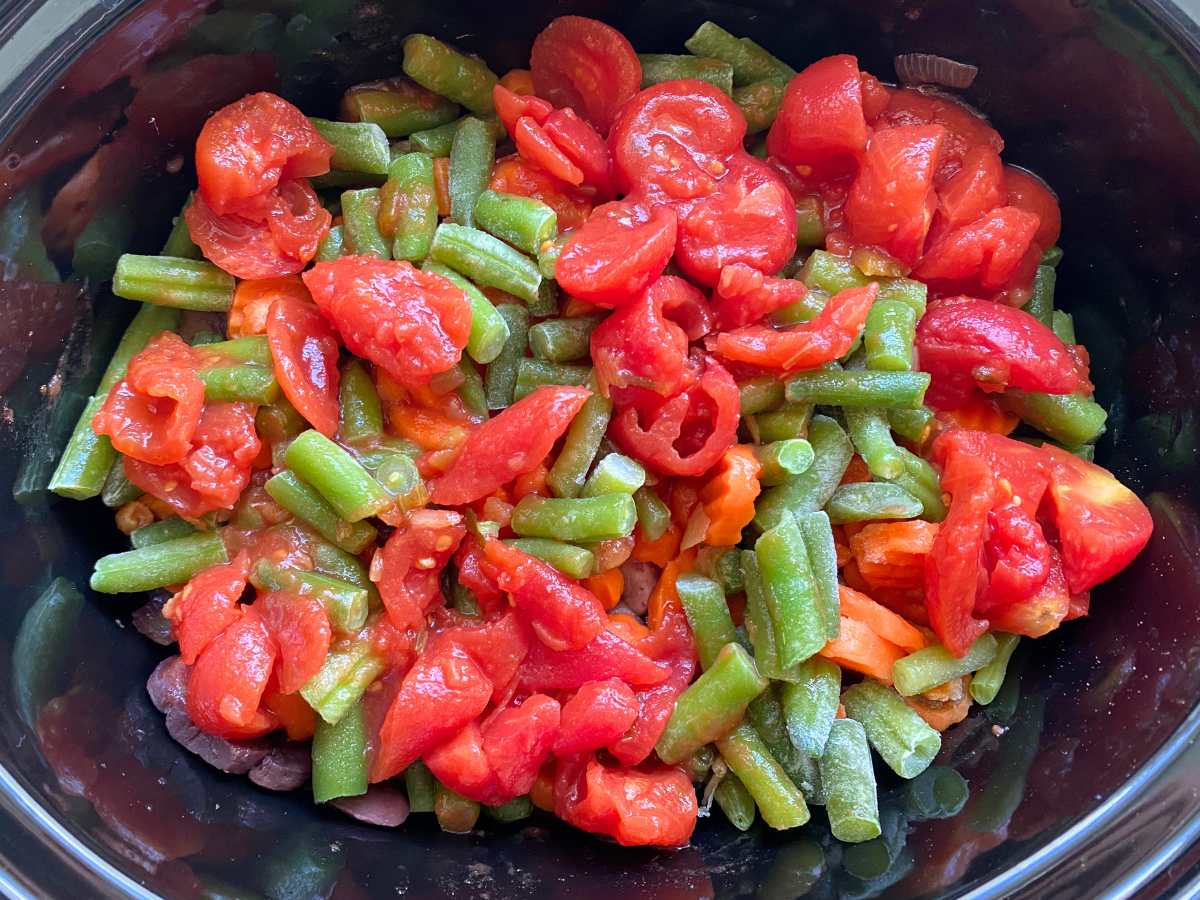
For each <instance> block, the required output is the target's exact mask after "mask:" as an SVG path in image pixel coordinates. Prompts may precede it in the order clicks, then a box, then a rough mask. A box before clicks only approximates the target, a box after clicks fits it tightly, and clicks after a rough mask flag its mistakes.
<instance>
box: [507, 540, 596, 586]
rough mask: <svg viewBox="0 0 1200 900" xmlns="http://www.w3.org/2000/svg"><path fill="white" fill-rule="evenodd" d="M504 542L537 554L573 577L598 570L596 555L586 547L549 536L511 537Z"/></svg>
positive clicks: (534, 554) (586, 574)
mask: <svg viewBox="0 0 1200 900" xmlns="http://www.w3.org/2000/svg"><path fill="white" fill-rule="evenodd" d="M504 543H506V544H511V545H512V546H514V547H516V548H517V549H518V550H523V551H524V552H525V553H528V554H529V555H530V556H536V557H537V558H538V559H540V560H541V561H542V562H547V563H549V564H550V565H552V566H554V568H556V569H558V571H560V572H562V573H563V574H564V575H568V576H570V577H571V578H587V577H588V576H589V575H591V574H592V573H593V572H594V571H595V570H596V556H595V554H593V553H592V551H591V550H588V549H587V548H585V547H577V546H575V545H574V544H567V543H564V542H563V541H553V540H549V539H548V538H510V539H509V540H506V541H505V542H504Z"/></svg>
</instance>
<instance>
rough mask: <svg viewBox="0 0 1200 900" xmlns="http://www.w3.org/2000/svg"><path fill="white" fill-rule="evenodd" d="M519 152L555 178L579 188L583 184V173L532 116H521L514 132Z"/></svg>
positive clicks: (514, 140)
mask: <svg viewBox="0 0 1200 900" xmlns="http://www.w3.org/2000/svg"><path fill="white" fill-rule="evenodd" d="M513 142H514V143H515V144H516V145H517V152H518V153H520V154H521V156H522V157H524V158H525V159H527V160H529V162H531V163H533V164H534V165H535V166H538V167H539V168H542V169H545V170H546V171H547V172H549V173H550V174H551V175H553V176H554V177H555V178H559V179H561V180H562V181H565V182H566V183H567V184H571V185H575V186H576V187H578V186H579V185H581V184H583V172H581V171H580V170H579V167H578V166H577V165H575V163H573V162H571V160H570V159H568V158H567V156H566V154H564V153H563V152H562V151H561V150H559V149H558V145H556V144H555V143H554V141H552V140H550V136H549V135H547V134H546V132H545V131H544V130H543V129H542V126H541V125H539V124H538V123H537V122H536V121H534V119H533V117H532V116H521V118H519V119H518V120H517V125H516V129H515V131H514V132H513Z"/></svg>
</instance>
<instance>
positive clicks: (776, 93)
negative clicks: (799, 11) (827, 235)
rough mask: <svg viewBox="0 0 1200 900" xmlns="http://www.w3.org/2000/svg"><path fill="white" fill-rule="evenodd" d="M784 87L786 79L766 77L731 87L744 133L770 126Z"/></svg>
mask: <svg viewBox="0 0 1200 900" xmlns="http://www.w3.org/2000/svg"><path fill="white" fill-rule="evenodd" d="M786 88H787V81H785V80H783V79H775V78H768V79H764V80H763V81H755V82H753V83H752V84H743V85H741V86H739V87H736V88H734V89H733V102H734V103H736V104H737V108H738V109H740V110H741V111H742V115H743V116H744V117H745V119H746V134H758V133H759V132H760V131H766V130H767V129H768V128H770V127H771V125H772V124H773V123H774V122H775V117H776V116H777V115H779V107H780V106H781V105H782V104H783V92H784V90H785V89H786ZM822 234H824V229H823V228H822Z"/></svg>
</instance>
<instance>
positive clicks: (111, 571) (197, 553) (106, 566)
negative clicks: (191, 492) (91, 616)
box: [91, 531, 229, 594]
mask: <svg viewBox="0 0 1200 900" xmlns="http://www.w3.org/2000/svg"><path fill="white" fill-rule="evenodd" d="M227 562H229V554H228V553H227V552H226V550H225V544H224V543H222V541H221V536H220V535H219V534H217V533H216V532H215V531H203V532H200V533H199V534H192V535H188V536H187V537H181V538H176V539H175V540H173V541H163V542H162V543H161V544H152V545H150V546H149V547H141V548H138V549H136V550H126V551H125V552H124V553H110V554H109V555H108V556H102V557H100V559H98V560H96V567H95V570H94V571H93V572H92V578H91V586H92V590H93V591H96V592H97V593H99V594H133V593H137V592H138V591H152V590H154V589H155V588H160V587H166V586H167V585H170V584H182V583H183V582H185V581H187V580H188V579H190V578H191V577H192V576H193V575H195V574H196V573H197V572H199V571H201V570H202V569H207V568H209V567H210V566H217V565H221V564H223V563H227Z"/></svg>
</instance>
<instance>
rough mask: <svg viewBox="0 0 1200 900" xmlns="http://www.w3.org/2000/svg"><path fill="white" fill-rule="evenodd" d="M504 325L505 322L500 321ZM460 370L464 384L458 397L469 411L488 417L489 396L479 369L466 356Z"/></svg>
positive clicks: (505, 334)
mask: <svg viewBox="0 0 1200 900" xmlns="http://www.w3.org/2000/svg"><path fill="white" fill-rule="evenodd" d="M500 321H501V322H502V323H503V322H504V320H503V319H500ZM504 336H505V337H508V325H505V326H504ZM458 369H459V371H460V372H462V376H463V380H462V384H460V385H459V386H458V396H459V397H461V398H462V402H463V404H464V405H465V406H466V407H467V409H468V410H469V411H470V412H472V413H474V414H475V415H477V416H480V417H481V418H484V419H486V418H487V417H488V404H487V394H486V393H485V392H484V389H483V376H482V375H481V374H480V373H479V367H478V366H476V365H475V362H474V361H473V360H472V359H471V357H470V356H469V355H468V356H464V357H463V358H462V359H460V360H459V361H458Z"/></svg>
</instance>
